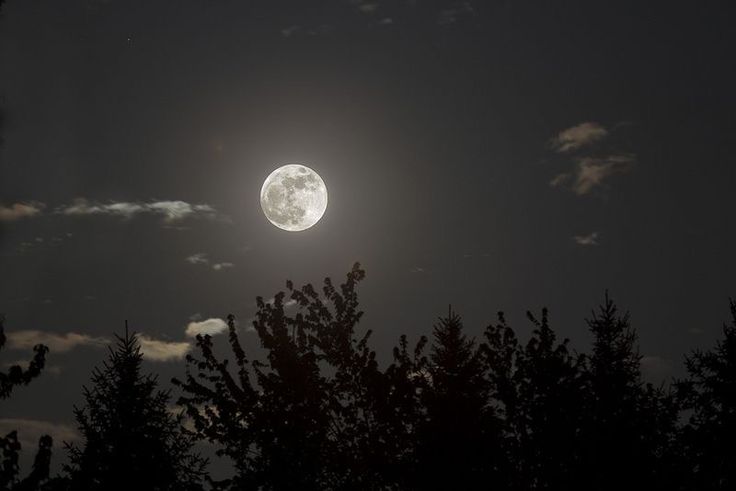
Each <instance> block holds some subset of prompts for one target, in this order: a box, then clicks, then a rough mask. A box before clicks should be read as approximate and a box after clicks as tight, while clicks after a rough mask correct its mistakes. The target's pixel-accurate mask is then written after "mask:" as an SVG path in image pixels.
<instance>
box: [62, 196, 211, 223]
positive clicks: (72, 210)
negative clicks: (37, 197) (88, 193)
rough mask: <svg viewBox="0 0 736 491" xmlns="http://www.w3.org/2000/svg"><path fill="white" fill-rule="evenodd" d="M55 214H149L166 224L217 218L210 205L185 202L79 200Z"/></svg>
mask: <svg viewBox="0 0 736 491" xmlns="http://www.w3.org/2000/svg"><path fill="white" fill-rule="evenodd" d="M56 212H57V213H60V214H63V215H68V216H83V215H111V216H118V217H122V218H132V217H134V216H136V215H142V214H149V215H159V216H161V217H163V219H164V221H165V222H167V223H172V222H178V221H181V220H184V219H186V218H194V217H197V218H207V219H214V218H217V210H215V208H214V207H212V206H211V205H208V204H191V203H187V202H186V201H149V202H141V201H117V202H115V201H114V202H109V203H100V202H95V201H88V200H86V199H84V198H79V199H77V200H75V201H74V202H73V203H72V204H69V205H64V206H60V207H58V208H57V209H56Z"/></svg>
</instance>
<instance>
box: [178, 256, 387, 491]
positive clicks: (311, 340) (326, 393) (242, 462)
mask: <svg viewBox="0 0 736 491" xmlns="http://www.w3.org/2000/svg"><path fill="white" fill-rule="evenodd" d="M363 277H364V272H363V271H362V270H361V269H360V267H359V265H357V264H356V265H355V267H354V268H353V270H352V271H351V272H350V273H349V274H348V277H347V281H346V282H345V283H344V284H342V285H341V286H340V288H339V290H338V289H337V288H335V287H334V286H333V285H332V282H331V281H330V280H329V279H326V280H325V284H324V287H323V288H322V296H320V294H319V292H317V291H316V290H315V289H314V288H313V287H312V286H311V285H305V286H304V287H302V288H301V289H294V286H293V284H292V283H291V282H287V290H288V291H289V294H290V297H289V301H290V302H292V303H295V304H296V305H297V306H298V309H299V312H298V313H297V314H296V315H295V316H294V317H290V316H288V315H286V313H285V308H284V298H285V294H284V293H283V292H280V293H278V294H277V295H276V296H275V297H274V300H273V302H272V303H266V302H264V301H263V299H262V298H260V297H259V298H258V299H257V306H258V312H257V314H256V317H255V320H254V321H253V327H254V329H255V331H256V333H257V335H258V338H259V340H260V343H261V345H262V347H263V348H264V350H265V352H266V360H265V361H261V360H253V361H252V362H251V361H249V360H248V359H247V357H246V354H245V351H244V350H243V348H242V346H241V344H240V340H239V337H238V333H237V328H236V325H235V319H234V317H233V316H229V317H228V324H229V344H230V348H231V350H232V352H233V354H234V356H235V365H236V367H235V368H234V370H236V374H234V373H231V372H230V369H229V362H228V360H227V359H226V360H223V361H219V360H218V359H217V358H216V357H215V355H214V352H213V345H212V339H211V338H210V336H198V337H197V346H198V347H199V349H200V352H201V359H199V358H195V357H193V356H189V357H188V358H187V360H188V364H189V369H188V373H187V377H186V380H185V381H180V380H177V379H174V381H173V382H174V383H175V384H176V385H179V386H180V387H182V389H183V390H184V393H185V395H184V396H182V397H181V398H180V400H179V402H180V403H181V404H183V405H184V406H186V407H187V412H188V414H189V415H190V416H191V417H192V418H193V420H194V422H195V427H196V428H197V430H198V431H199V433H200V435H201V436H203V437H204V438H207V439H208V440H210V441H212V442H215V443H217V444H218V445H219V446H220V450H219V454H220V455H225V456H228V457H229V458H230V459H232V461H233V463H234V465H235V467H236V475H235V476H234V477H233V479H232V480H229V481H227V482H224V483H222V485H223V486H230V487H232V488H233V489H243V488H257V489H307V490H308V489H315V490H317V489H350V488H351V486H353V487H352V489H359V488H360V487H361V486H362V485H363V484H362V483H363V482H364V481H366V480H368V479H371V477H372V475H374V474H375V471H374V470H372V469H371V466H370V456H369V455H367V454H366V443H365V442H366V441H367V438H368V436H367V434H366V432H365V431H364V430H365V429H366V428H367V427H368V426H369V425H371V411H362V410H360V409H359V406H360V405H361V404H362V403H363V402H364V401H365V400H366V397H367V396H366V394H367V393H368V392H369V391H370V390H371V388H372V387H373V386H374V385H375V381H374V380H373V379H375V378H376V363H375V353H373V352H372V351H370V350H369V349H368V347H367V340H368V337H369V336H370V332H368V333H366V334H365V335H364V336H363V337H362V338H360V339H359V338H356V337H355V335H354V331H355V327H356V325H357V323H358V321H359V320H360V318H361V316H362V312H360V311H359V310H358V309H357V294H356V292H355V287H356V285H357V283H358V282H359V281H360V280H362V279H363ZM323 298H324V301H323ZM328 306H329V307H328ZM326 367H329V371H330V373H329V374H327V373H326V370H323V368H326ZM192 368H194V369H196V370H197V372H198V374H197V375H194V374H193V373H192V372H191V369H192ZM344 469H353V470H354V471H355V472H347V473H346V472H344Z"/></svg>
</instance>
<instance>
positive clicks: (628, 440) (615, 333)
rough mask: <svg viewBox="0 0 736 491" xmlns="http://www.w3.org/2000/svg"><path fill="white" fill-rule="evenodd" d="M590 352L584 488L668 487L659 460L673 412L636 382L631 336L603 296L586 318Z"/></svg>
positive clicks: (666, 400) (663, 398) (659, 395)
mask: <svg viewBox="0 0 736 491" xmlns="http://www.w3.org/2000/svg"><path fill="white" fill-rule="evenodd" d="M587 322H588V326H589V328H590V331H591V333H592V334H593V338H594V339H593V351H592V353H591V355H590V357H589V358H588V360H587V363H586V366H585V373H584V377H585V394H586V401H585V405H584V411H585V412H584V416H585V417H584V419H583V421H582V425H581V443H580V453H581V460H582V462H581V463H582V467H581V469H582V471H581V474H580V475H581V476H582V477H584V481H583V482H582V483H581V485H582V486H583V488H585V489H594V490H619V489H624V488H630V487H632V486H634V487H640V488H645V487H646V488H649V489H671V488H670V487H669V485H668V480H667V479H665V478H666V477H667V474H668V473H667V472H665V470H664V466H665V461H667V459H666V458H664V456H665V455H666V454H668V452H669V451H670V448H669V440H670V435H672V434H673V432H674V425H675V419H674V411H670V410H669V409H668V410H667V411H665V412H662V413H658V410H659V409H662V408H665V407H666V408H671V407H672V401H671V397H670V395H669V394H668V393H667V392H665V391H664V390H659V389H655V388H653V387H652V386H651V385H645V384H644V383H643V381H642V376H641V368H640V361H641V356H640V355H639V351H638V344H637V334H636V331H635V329H634V328H633V327H632V326H631V323H630V321H629V314H628V313H624V314H620V313H619V311H618V308H617V307H616V305H615V303H614V302H613V300H611V298H609V296H608V293H606V296H605V301H604V303H603V305H601V306H600V307H599V310H598V312H593V315H592V317H591V318H590V319H588V320H587Z"/></svg>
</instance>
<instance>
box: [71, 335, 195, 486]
mask: <svg viewBox="0 0 736 491" xmlns="http://www.w3.org/2000/svg"><path fill="white" fill-rule="evenodd" d="M116 339H117V344H116V346H115V348H114V349H113V348H112V347H110V348H109V356H108V360H107V361H106V362H104V363H103V365H102V367H96V368H95V369H94V371H93V372H92V384H91V387H89V388H88V387H85V388H84V400H85V404H84V406H83V407H81V408H76V407H75V409H74V415H75V417H76V420H77V425H78V428H79V432H80V434H81V436H82V441H81V444H80V445H79V446H78V445H68V449H69V460H70V463H69V465H67V466H66V471H67V473H68V475H69V478H70V483H71V489H85V490H90V491H92V490H113V491H114V490H121V491H122V490H131V489H138V490H151V491H154V490H155V491H169V490H170V491H179V490H189V489H201V481H202V477H203V472H204V466H205V462H204V461H203V460H202V459H201V458H200V457H199V456H198V455H196V454H194V453H193V451H192V445H193V442H194V440H193V437H192V435H191V434H190V433H189V432H188V431H187V430H186V429H184V427H183V426H182V418H181V417H177V416H174V415H173V414H172V413H171V411H170V410H169V407H168V402H169V400H170V395H169V392H168V391H161V390H159V389H158V382H157V380H156V377H154V376H152V375H144V374H143V373H142V366H141V364H142V361H143V356H142V354H141V350H140V345H139V343H138V340H137V337H136V335H135V334H129V333H128V330H127V327H126V332H125V336H124V337H120V336H117V335H116Z"/></svg>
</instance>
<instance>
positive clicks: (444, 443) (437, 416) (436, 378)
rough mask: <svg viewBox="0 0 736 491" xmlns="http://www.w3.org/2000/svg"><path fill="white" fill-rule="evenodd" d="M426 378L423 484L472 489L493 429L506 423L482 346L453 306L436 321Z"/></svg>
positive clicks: (486, 463) (493, 444)
mask: <svg viewBox="0 0 736 491" xmlns="http://www.w3.org/2000/svg"><path fill="white" fill-rule="evenodd" d="M433 338H434V339H433V343H432V346H431V353H430V356H429V363H428V366H427V369H426V373H427V376H426V377H424V378H422V379H420V380H421V381H422V382H424V383H423V384H422V389H423V390H422V397H421V400H422V403H423V406H424V408H425V410H426V415H425V418H424V420H423V421H422V423H421V425H420V427H419V435H418V437H419V439H418V449H417V454H418V455H417V457H418V462H417V467H418V468H417V476H418V481H419V485H418V486H417V489H452V488H458V487H459V488H462V489H472V488H474V487H475V486H478V485H480V483H482V482H483V481H484V480H485V479H489V478H494V477H497V476H493V475H487V474H488V473H487V472H486V470H487V469H488V468H489V467H490V464H492V463H493V462H492V459H493V455H492V452H491V451H492V450H494V449H496V448H498V446H499V445H500V442H499V441H495V440H494V438H493V437H495V436H498V434H497V433H492V432H493V431H494V430H496V431H497V430H498V429H499V428H500V425H499V424H498V423H497V422H496V417H495V414H494V412H493V409H492V408H491V407H490V406H488V403H489V393H488V390H489V385H488V383H487V381H486V379H485V378H484V368H483V363H482V360H481V355H480V352H479V350H478V346H477V345H476V343H475V341H474V340H472V339H467V337H466V336H465V334H464V333H463V324H462V320H461V318H460V316H458V315H457V314H456V313H455V312H453V311H452V308H450V310H449V313H448V315H447V317H444V318H440V320H439V323H438V324H436V325H435V327H434V333H433Z"/></svg>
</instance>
